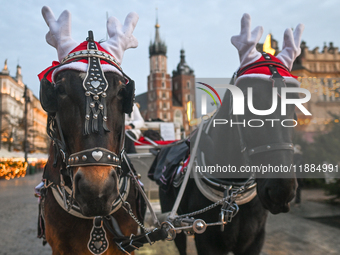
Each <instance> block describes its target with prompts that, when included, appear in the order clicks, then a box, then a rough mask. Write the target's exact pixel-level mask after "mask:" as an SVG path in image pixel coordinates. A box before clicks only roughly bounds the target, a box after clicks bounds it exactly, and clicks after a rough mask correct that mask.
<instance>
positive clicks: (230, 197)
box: [177, 176, 255, 218]
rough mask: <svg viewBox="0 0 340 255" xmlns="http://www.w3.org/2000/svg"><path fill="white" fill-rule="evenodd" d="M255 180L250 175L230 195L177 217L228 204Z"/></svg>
mask: <svg viewBox="0 0 340 255" xmlns="http://www.w3.org/2000/svg"><path fill="white" fill-rule="evenodd" d="M254 182H255V179H254V177H253V176H251V177H250V178H249V179H248V180H247V181H246V183H245V184H243V185H242V186H240V187H239V188H238V189H236V190H235V191H233V192H232V193H231V195H230V196H226V197H224V198H222V199H221V200H219V201H217V202H215V203H214V204H212V205H209V206H207V207H205V208H203V209H200V210H198V211H195V212H192V213H187V214H182V215H179V216H177V218H185V217H192V216H195V215H198V214H201V213H205V212H207V211H209V210H211V209H213V208H215V207H217V206H219V205H221V204H223V203H228V204H229V205H230V204H232V203H233V202H235V200H236V197H237V195H238V194H241V193H242V192H244V191H245V190H247V188H248V187H249V186H251V185H252V184H253V183H254Z"/></svg>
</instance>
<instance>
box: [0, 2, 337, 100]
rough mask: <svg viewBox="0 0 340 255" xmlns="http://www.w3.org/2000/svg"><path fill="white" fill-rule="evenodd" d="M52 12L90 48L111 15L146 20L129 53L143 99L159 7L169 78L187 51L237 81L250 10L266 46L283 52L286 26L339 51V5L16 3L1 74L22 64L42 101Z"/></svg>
mask: <svg viewBox="0 0 340 255" xmlns="http://www.w3.org/2000/svg"><path fill="white" fill-rule="evenodd" d="M44 5H47V6H49V7H51V9H52V10H53V12H54V14H55V16H56V17H59V15H60V13H61V12H62V11H63V10H65V9H68V10H69V11H70V12H71V13H72V37H73V38H74V39H75V40H76V41H78V42H79V43H80V42H83V41H84V40H85V39H86V37H87V31H88V30H93V31H94V36H95V40H97V41H99V40H101V39H105V36H106V12H108V14H109V16H115V17H117V18H118V19H119V20H120V21H121V22H122V23H123V22H124V19H125V17H126V15H127V14H128V13H129V12H130V11H135V12H137V13H138V14H139V22H138V24H137V27H136V29H135V32H134V35H135V37H136V38H137V39H138V41H139V46H138V48H137V49H130V50H127V51H126V53H125V55H124V60H123V63H122V67H123V70H124V71H125V73H127V74H128V75H129V76H130V77H132V78H133V79H134V80H135V81H136V88H137V91H136V93H137V94H140V93H143V92H145V91H146V88H147V86H146V85H147V84H146V81H147V75H148V74H149V53H148V46H149V43H150V40H151V39H152V40H153V39H154V35H155V27H154V25H155V20H156V14H155V8H156V6H157V7H158V19H159V24H160V26H161V27H160V35H161V38H162V39H163V40H165V42H166V44H167V46H168V53H167V56H168V73H170V74H171V73H172V70H173V69H175V68H176V66H177V64H178V62H179V54H180V52H179V51H180V49H181V48H182V47H183V48H184V49H185V53H186V60H187V63H188V64H189V65H190V66H191V67H192V68H193V69H194V71H195V75H196V77H201V78H202V77H206V78H208V77H231V75H232V73H233V72H234V71H235V70H236V69H237V68H238V65H239V60H238V54H237V51H236V49H235V48H234V46H233V45H232V44H231V43H230V37H231V36H232V35H235V34H238V33H239V31H240V20H241V17H242V15H243V13H245V12H247V13H249V14H250V16H251V18H252V28H254V27H255V26H257V25H262V26H263V27H264V34H263V36H262V38H261V41H260V42H263V41H264V40H265V36H266V35H267V34H268V33H272V34H273V36H274V38H275V39H276V40H278V41H279V47H280V48H281V47H282V38H283V32H284V30H285V29H286V28H288V27H289V28H292V27H294V28H295V27H296V25H297V24H298V23H303V24H304V25H305V31H304V33H303V35H302V39H303V40H304V41H306V42H307V46H308V47H309V49H313V48H315V47H317V46H318V47H320V49H321V50H322V47H323V45H324V43H325V42H327V44H328V43H329V42H333V43H334V45H335V46H340V20H339V13H340V1H337V0H324V1H320V0H300V1H299V0H295V1H288V0H287V1H269V0H261V1H253V0H238V1H226V0H211V1H200V0H182V1H180V0H172V1H165V0H163V1H161V0H157V1H156V0H143V1H141V0H140V1H137V0H124V1H114V0H111V1H107V0H96V1H94V0H92V1H89V0H81V1H80V0H76V1H71V0H67V1H64V0H57V1H42V0H22V1H19V0H10V1H4V0H2V1H1V5H0V33H1V34H0V70H1V69H2V68H3V63H4V61H5V59H8V67H9V70H10V74H11V75H12V76H15V72H16V65H17V64H18V63H19V64H20V65H21V67H22V74H23V81H24V83H25V84H27V85H28V87H29V88H31V89H32V90H33V92H34V94H35V95H38V93H39V81H38V78H37V74H38V73H40V72H41V71H42V70H43V69H45V68H46V67H48V66H49V65H50V64H51V63H52V61H53V60H57V53H56V50H55V49H54V48H52V47H51V46H50V45H48V44H47V43H46V41H45V34H46V33H47V32H48V27H47V25H46V23H45V21H44V19H43V18H42V15H41V8H42V7H43V6H44Z"/></svg>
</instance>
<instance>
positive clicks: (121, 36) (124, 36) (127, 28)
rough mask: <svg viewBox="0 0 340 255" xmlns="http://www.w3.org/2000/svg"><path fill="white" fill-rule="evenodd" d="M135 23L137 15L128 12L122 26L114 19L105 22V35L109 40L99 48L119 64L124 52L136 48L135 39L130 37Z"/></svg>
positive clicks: (136, 42)
mask: <svg viewBox="0 0 340 255" xmlns="http://www.w3.org/2000/svg"><path fill="white" fill-rule="evenodd" d="M137 21H138V14H137V13H135V12H130V13H129V14H128V15H127V16H126V18H125V22H124V26H122V24H121V23H120V22H119V20H118V19H116V18H115V17H110V18H109V19H108V20H107V33H108V35H109V37H110V39H109V40H107V41H106V42H103V43H102V44H101V46H102V47H103V48H104V49H105V50H107V51H108V52H109V53H111V55H113V56H115V57H116V59H117V60H118V62H119V63H122V60H123V55H124V52H125V50H127V49H129V48H136V47H137V46H138V41H137V39H136V38H135V37H134V36H133V35H132V32H133V30H134V29H135V27H136V24H137Z"/></svg>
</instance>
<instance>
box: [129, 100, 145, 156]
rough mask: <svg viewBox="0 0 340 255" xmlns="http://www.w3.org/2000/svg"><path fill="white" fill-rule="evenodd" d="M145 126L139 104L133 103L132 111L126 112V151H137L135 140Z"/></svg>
mask: <svg viewBox="0 0 340 255" xmlns="http://www.w3.org/2000/svg"><path fill="white" fill-rule="evenodd" d="M143 126H144V119H143V117H142V115H141V114H140V112H139V108H138V106H137V104H134V105H133V108H132V112H131V113H130V114H125V134H126V136H125V144H124V146H125V151H126V153H136V148H135V140H137V141H138V139H139V138H140V136H141V134H142V132H141V130H140V129H141V128H142V127H143Z"/></svg>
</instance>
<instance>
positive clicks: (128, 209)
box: [122, 201, 150, 233]
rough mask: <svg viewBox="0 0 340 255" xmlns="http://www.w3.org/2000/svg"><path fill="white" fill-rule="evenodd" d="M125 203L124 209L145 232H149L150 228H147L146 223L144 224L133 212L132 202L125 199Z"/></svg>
mask: <svg viewBox="0 0 340 255" xmlns="http://www.w3.org/2000/svg"><path fill="white" fill-rule="evenodd" d="M123 203H124V204H123V205H122V207H123V209H124V210H125V211H126V212H127V213H128V214H129V215H130V217H131V218H132V219H133V220H134V221H135V222H136V223H137V224H138V226H140V227H141V228H142V229H143V230H144V231H145V233H148V232H149V231H150V230H149V229H147V228H146V227H145V226H144V225H143V223H141V222H140V221H139V220H138V219H137V217H136V215H135V214H134V213H133V211H132V209H131V205H130V203H129V202H127V201H123ZM127 207H128V208H127Z"/></svg>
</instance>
